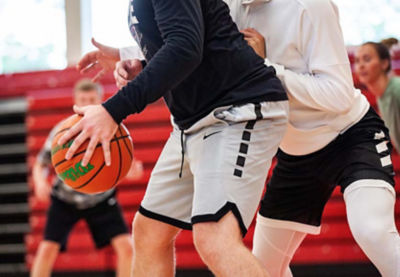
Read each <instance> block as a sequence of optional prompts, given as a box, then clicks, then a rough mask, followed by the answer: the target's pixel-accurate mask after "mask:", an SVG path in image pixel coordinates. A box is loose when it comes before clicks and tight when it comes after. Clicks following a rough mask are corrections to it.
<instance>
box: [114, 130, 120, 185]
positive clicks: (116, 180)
mask: <svg viewBox="0 0 400 277" xmlns="http://www.w3.org/2000/svg"><path fill="white" fill-rule="evenodd" d="M120 133H121V135H122V132H121V131H120ZM117 146H118V152H119V167H118V175H117V179H115V182H114V184H113V185H112V186H115V185H116V184H117V182H118V179H119V176H120V175H121V166H122V155H121V146H119V141H118V140H117Z"/></svg>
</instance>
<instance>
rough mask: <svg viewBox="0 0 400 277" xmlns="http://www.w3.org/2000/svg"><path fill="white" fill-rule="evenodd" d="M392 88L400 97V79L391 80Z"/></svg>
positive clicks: (393, 78)
mask: <svg viewBox="0 0 400 277" xmlns="http://www.w3.org/2000/svg"><path fill="white" fill-rule="evenodd" d="M390 86H391V87H392V89H393V92H394V93H395V94H396V95H398V96H400V77H397V76H396V77H392V78H391V79H390Z"/></svg>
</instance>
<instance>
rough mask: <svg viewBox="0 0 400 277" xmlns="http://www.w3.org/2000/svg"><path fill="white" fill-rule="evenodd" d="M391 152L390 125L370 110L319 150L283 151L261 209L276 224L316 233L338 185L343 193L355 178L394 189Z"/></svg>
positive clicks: (262, 214) (263, 215)
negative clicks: (301, 152)
mask: <svg viewBox="0 0 400 277" xmlns="http://www.w3.org/2000/svg"><path fill="white" fill-rule="evenodd" d="M391 151H392V145H391V143H390V137H389V132H388V129H387V128H386V127H385V125H384V123H383V121H382V120H381V118H380V117H379V116H378V115H377V114H376V112H375V111H374V110H373V109H372V108H371V109H370V110H369V111H368V112H367V114H366V115H365V116H364V117H363V118H362V119H361V120H360V121H359V122H358V123H356V124H355V125H353V126H352V127H351V128H349V129H348V130H347V131H346V132H344V133H343V134H340V135H339V136H338V137H337V138H336V139H335V140H333V141H332V142H331V143H329V144H328V145H327V146H325V147H324V148H323V149H321V150H318V151H316V152H314V153H311V154H308V155H304V156H292V155H288V154H286V153H284V152H283V151H281V150H279V151H278V154H277V165H276V167H275V169H274V171H273V175H272V178H271V180H270V182H269V183H268V184H267V190H266V193H265V195H264V198H263V200H262V201H261V208H260V212H259V213H260V215H261V216H262V217H264V218H266V220H269V221H268V225H270V226H272V227H274V226H275V227H283V228H288V229H294V230H298V231H302V232H306V233H314V234H318V233H319V229H320V228H319V226H320V225H321V217H322V212H323V210H324V207H325V204H326V202H327V201H328V199H329V198H330V196H331V194H332V192H333V190H334V189H335V187H336V186H340V187H341V191H342V193H343V192H344V190H345V189H346V188H347V187H348V186H349V185H350V184H352V183H354V182H356V181H359V180H364V179H374V180H376V184H377V186H386V187H388V188H389V189H390V190H393V187H394V178H393V177H394V172H393V165H392V161H391V157H390V154H391ZM393 191H394V190H393ZM263 223H264V221H263Z"/></svg>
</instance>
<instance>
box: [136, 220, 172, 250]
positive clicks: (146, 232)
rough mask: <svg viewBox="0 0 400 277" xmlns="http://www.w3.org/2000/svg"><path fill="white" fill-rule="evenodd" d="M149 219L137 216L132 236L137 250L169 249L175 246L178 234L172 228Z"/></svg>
mask: <svg viewBox="0 0 400 277" xmlns="http://www.w3.org/2000/svg"><path fill="white" fill-rule="evenodd" d="M165 225H166V224H165V223H162V222H159V221H156V220H153V219H149V218H147V217H144V216H142V215H140V214H137V215H136V216H135V219H134V221H133V224H132V236H133V241H134V246H135V249H136V250H137V249H148V250H151V249H154V248H168V247H171V246H173V244H174V241H175V237H176V233H175V232H174V231H172V230H171V228H173V227H172V226H171V227H170V228H169V226H165Z"/></svg>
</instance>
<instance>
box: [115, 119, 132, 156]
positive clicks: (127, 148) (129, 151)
mask: <svg viewBox="0 0 400 277" xmlns="http://www.w3.org/2000/svg"><path fill="white" fill-rule="evenodd" d="M118 128H121V126H118ZM119 132H120V133H121V135H122V131H121V130H119ZM123 142H124V144H125V147H126V150H128V153H129V156H130V157H131V159H133V154H132V153H131V150H130V149H129V147H128V145H127V143H126V141H125V140H123Z"/></svg>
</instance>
